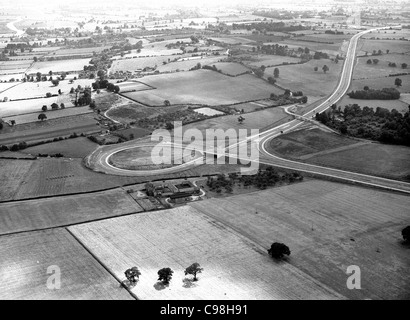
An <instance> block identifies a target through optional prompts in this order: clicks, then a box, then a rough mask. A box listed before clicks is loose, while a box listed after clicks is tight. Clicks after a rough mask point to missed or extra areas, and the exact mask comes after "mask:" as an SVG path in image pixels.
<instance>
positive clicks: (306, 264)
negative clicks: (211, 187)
mask: <svg viewBox="0 0 410 320" xmlns="http://www.w3.org/2000/svg"><path fill="white" fill-rule="evenodd" d="M189 206H191V207H193V208H195V209H197V210H199V211H201V212H203V213H204V214H206V215H208V216H209V217H211V218H214V219H215V220H217V221H218V222H220V223H224V224H225V225H227V226H230V227H232V228H233V229H234V230H236V231H237V232H239V233H241V234H242V235H244V236H246V237H248V238H249V239H251V240H253V241H254V242H256V243H258V244H261V245H263V246H265V247H266V248H269V246H270V245H271V243H272V242H283V243H285V244H286V245H287V246H288V247H289V249H290V250H291V254H290V256H289V258H288V260H287V262H286V264H279V266H281V267H282V266H285V265H287V264H290V265H291V266H292V267H295V268H296V269H298V270H299V271H300V272H304V273H306V274H308V275H310V276H312V277H313V278H314V279H316V281H318V283H320V284H322V285H324V286H327V287H330V288H332V289H333V290H335V291H336V292H337V293H339V294H342V295H344V296H346V297H347V298H350V299H409V297H410V289H409V288H410V276H409V273H408V265H409V263H410V256H409V254H408V251H409V247H408V246H406V245H404V244H403V241H402V236H401V230H402V229H403V228H404V227H405V226H407V225H409V221H410V219H409V210H408V208H409V206H410V199H409V197H408V196H406V195H401V194H395V193H390V192H384V191H378V190H374V189H367V188H362V187H356V186H351V185H345V184H341V183H335V182H328V181H321V180H310V181H306V182H303V183H297V184H293V185H288V186H283V187H279V188H273V189H270V190H266V191H259V192H255V193H250V194H246V195H238V196H233V197H228V198H222V199H216V198H214V199H210V200H205V201H198V202H193V203H191V204H190V205H189ZM351 265H356V266H358V267H360V270H361V290H349V289H348V288H347V286H346V283H347V279H348V277H349V275H348V274H347V273H346V271H347V267H348V266H351ZM275 284H276V282H275V283H272V284H271V285H272V286H275Z"/></svg>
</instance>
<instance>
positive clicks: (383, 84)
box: [348, 75, 410, 102]
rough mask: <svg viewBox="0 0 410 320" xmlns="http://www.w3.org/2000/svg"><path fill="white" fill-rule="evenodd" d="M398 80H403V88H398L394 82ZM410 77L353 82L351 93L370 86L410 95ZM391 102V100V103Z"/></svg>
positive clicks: (350, 88)
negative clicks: (393, 89) (392, 89)
mask: <svg viewBox="0 0 410 320" xmlns="http://www.w3.org/2000/svg"><path fill="white" fill-rule="evenodd" d="M396 78H400V79H401V80H402V86H401V87H396V86H395V85H394V80H395V79H396ZM409 84H410V75H405V76H397V77H395V76H394V77H382V78H375V79H361V80H353V81H352V83H351V85H350V87H349V90H348V92H349V91H351V90H363V88H364V86H368V87H369V88H372V89H383V88H393V87H394V88H396V89H397V90H399V91H400V92H401V93H410V86H409ZM389 102H391V100H390V101H389Z"/></svg>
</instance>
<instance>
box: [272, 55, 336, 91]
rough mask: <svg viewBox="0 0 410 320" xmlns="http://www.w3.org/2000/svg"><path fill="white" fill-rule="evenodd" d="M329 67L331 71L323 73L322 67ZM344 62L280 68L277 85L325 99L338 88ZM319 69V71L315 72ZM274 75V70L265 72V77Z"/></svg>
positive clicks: (305, 64)
mask: <svg viewBox="0 0 410 320" xmlns="http://www.w3.org/2000/svg"><path fill="white" fill-rule="evenodd" d="M323 65H327V66H328V67H329V71H328V72H326V73H323V71H322V67H323ZM342 65H343V63H342V62H339V63H337V64H336V63H334V62H332V61H330V60H323V59H321V60H311V61H309V62H307V63H304V64H297V65H291V66H279V67H277V68H278V69H279V78H277V79H276V81H277V84H279V85H280V86H282V87H284V88H288V89H290V90H292V91H302V92H303V94H305V95H312V96H316V97H323V96H326V95H328V94H330V93H331V92H332V91H333V89H335V88H336V86H337V83H338V81H339V76H340V72H341V70H342ZM314 67H318V71H314ZM268 74H270V75H273V69H269V68H268V69H266V70H265V77H267V75H268Z"/></svg>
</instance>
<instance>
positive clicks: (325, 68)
mask: <svg viewBox="0 0 410 320" xmlns="http://www.w3.org/2000/svg"><path fill="white" fill-rule="evenodd" d="M322 70H323V72H324V73H326V72H327V71H329V67H328V66H327V65H324V66H323V67H322Z"/></svg>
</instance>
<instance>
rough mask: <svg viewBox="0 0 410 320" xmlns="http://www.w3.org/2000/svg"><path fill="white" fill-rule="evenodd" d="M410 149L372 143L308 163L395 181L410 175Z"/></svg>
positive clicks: (321, 156) (313, 158)
mask: <svg viewBox="0 0 410 320" xmlns="http://www.w3.org/2000/svg"><path fill="white" fill-rule="evenodd" d="M409 159H410V148H409V147H405V146H395V145H385V144H379V143H372V144H367V145H361V146H358V147H355V148H352V149H349V150H343V151H337V152H334V153H329V154H324V155H318V156H314V157H311V158H309V159H308V160H306V161H307V162H308V163H312V164H317V165H321V166H327V167H333V168H336V169H342V170H348V171H353V172H359V173H364V174H370V175H375V176H382V177H387V178H393V179H404V178H405V177H406V176H409V175H410V161H409Z"/></svg>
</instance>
